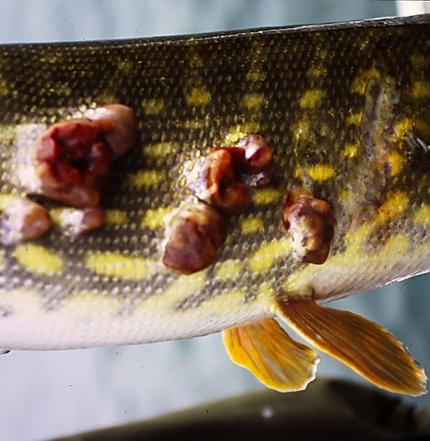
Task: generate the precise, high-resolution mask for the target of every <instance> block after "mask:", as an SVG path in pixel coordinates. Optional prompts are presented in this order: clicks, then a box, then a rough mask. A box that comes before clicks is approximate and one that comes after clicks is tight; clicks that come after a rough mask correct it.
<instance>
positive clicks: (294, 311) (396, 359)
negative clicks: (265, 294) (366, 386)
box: [278, 298, 427, 396]
mask: <svg viewBox="0 0 430 441" xmlns="http://www.w3.org/2000/svg"><path fill="white" fill-rule="evenodd" d="M278 316H279V317H280V318H281V319H282V320H284V321H285V322H286V323H288V325H289V326H291V327H292V328H293V329H294V330H295V331H296V332H297V333H298V334H300V335H301V336H303V337H304V338H305V339H306V340H307V341H308V342H310V343H312V345H314V346H315V347H316V348H318V349H320V350H321V351H324V352H326V353H327V354H329V355H331V356H332V357H334V358H336V359H338V360H340V361H341V362H343V363H345V364H346V365H347V366H349V367H350V368H351V369H353V370H354V371H356V372H357V373H359V374H360V375H362V376H363V377H364V378H366V379H367V380H369V381H370V382H372V383H374V384H375V385H377V386H379V387H381V388H383V389H386V390H389V391H391V392H396V393H403V394H407V395H413V396H417V395H422V394H424V393H425V392H426V387H425V384H426V380H427V377H426V375H425V373H424V371H423V369H422V368H421V367H420V366H419V365H418V364H417V362H416V361H415V360H414V359H413V358H412V357H411V356H410V354H409V352H408V351H407V349H406V348H405V346H404V345H403V344H402V343H401V342H399V341H398V340H396V339H395V338H394V337H393V336H392V335H391V334H390V333H389V332H388V331H387V330H386V329H384V328H382V327H381V326H379V325H377V324H376V323H373V322H371V321H369V320H367V319H365V318H363V317H360V316H358V315H355V314H352V313H350V312H347V311H339V310H336V309H331V308H327V307H323V306H320V305H318V304H317V303H316V302H315V301H314V300H313V299H310V298H309V299H305V300H303V299H298V300H292V301H287V302H284V303H282V304H280V307H279V314H278Z"/></svg>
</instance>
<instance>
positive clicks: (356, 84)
mask: <svg viewBox="0 0 430 441" xmlns="http://www.w3.org/2000/svg"><path fill="white" fill-rule="evenodd" d="M380 76H381V75H380V74H379V73H378V72H377V71H376V70H375V69H369V70H365V71H363V72H361V73H360V74H359V75H357V76H356V78H355V79H354V81H353V83H352V92H354V93H358V94H360V95H364V93H365V91H366V87H367V84H368V83H369V80H370V78H372V77H374V78H380Z"/></svg>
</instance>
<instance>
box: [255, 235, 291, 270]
mask: <svg viewBox="0 0 430 441" xmlns="http://www.w3.org/2000/svg"><path fill="white" fill-rule="evenodd" d="M293 251H294V249H293V244H292V242H291V238H290V237H289V236H285V237H283V238H282V239H277V240H272V241H271V242H266V243H263V244H262V245H261V246H260V248H258V250H256V251H255V252H254V253H253V254H252V255H251V257H250V258H249V259H248V262H247V266H248V268H249V269H250V270H251V271H253V272H256V273H261V272H264V271H267V270H269V269H270V268H271V267H272V266H273V265H274V263H275V262H276V261H277V260H279V259H281V258H283V257H285V256H287V255H290V254H292V253H293Z"/></svg>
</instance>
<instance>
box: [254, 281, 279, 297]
mask: <svg viewBox="0 0 430 441" xmlns="http://www.w3.org/2000/svg"><path fill="white" fill-rule="evenodd" d="M258 294H259V295H260V296H261V297H264V298H266V299H270V298H273V299H274V298H275V297H276V294H275V291H274V289H273V287H272V285H270V283H268V282H262V283H261V285H260V286H259V289H258Z"/></svg>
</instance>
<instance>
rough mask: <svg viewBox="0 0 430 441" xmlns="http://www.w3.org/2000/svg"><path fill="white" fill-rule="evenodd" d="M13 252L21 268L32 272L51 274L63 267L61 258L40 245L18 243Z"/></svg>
mask: <svg viewBox="0 0 430 441" xmlns="http://www.w3.org/2000/svg"><path fill="white" fill-rule="evenodd" d="M13 254H14V256H15V259H16V260H17V262H18V263H19V264H20V265H21V266H22V267H23V268H25V269H26V270H27V271H29V272H31V273H34V274H41V275H46V276H52V275H54V274H57V273H59V272H60V271H61V270H62V269H63V268H64V261H63V259H62V258H61V257H60V256H59V255H58V254H56V253H54V252H53V251H51V250H48V249H47V248H45V247H43V246H41V245H34V244H22V245H18V246H17V247H16V248H15V251H14V253H13Z"/></svg>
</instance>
